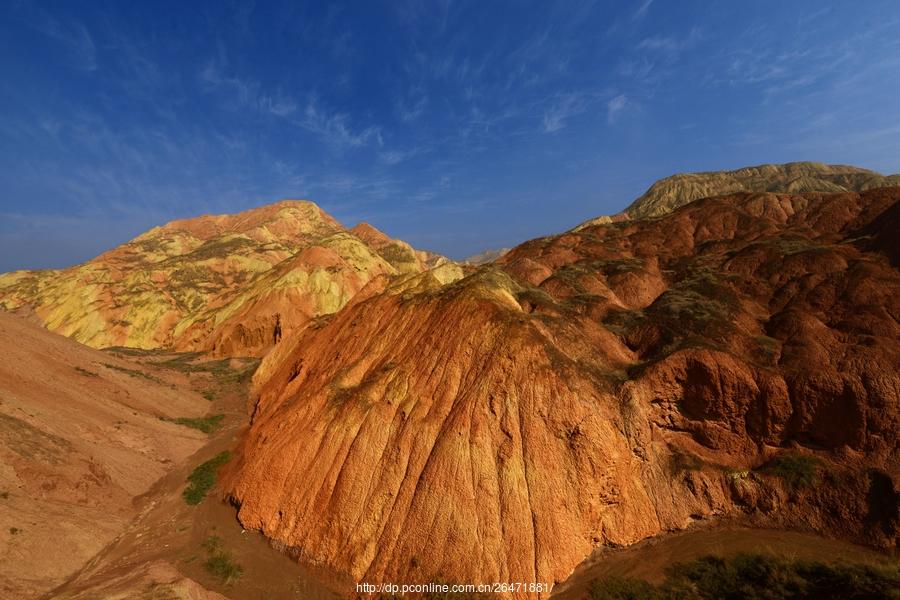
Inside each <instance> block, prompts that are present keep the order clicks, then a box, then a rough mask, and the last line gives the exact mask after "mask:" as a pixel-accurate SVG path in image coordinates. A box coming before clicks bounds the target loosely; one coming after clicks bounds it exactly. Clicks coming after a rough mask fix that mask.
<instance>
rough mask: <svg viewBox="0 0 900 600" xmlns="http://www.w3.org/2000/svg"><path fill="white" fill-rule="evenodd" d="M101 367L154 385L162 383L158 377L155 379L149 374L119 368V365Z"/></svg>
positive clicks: (104, 364)
mask: <svg viewBox="0 0 900 600" xmlns="http://www.w3.org/2000/svg"><path fill="white" fill-rule="evenodd" d="M103 366H104V367H106V368H107V369H112V370H113V371H119V372H120V373H125V374H126V375H128V376H130V377H136V378H139V379H146V380H148V381H153V382H155V383H162V381H161V380H160V379H159V377H155V376H153V375H150V374H149V373H144V372H143V371H138V370H137V369H129V368H127V367H120V366H119V365H114V364H112V363H103Z"/></svg>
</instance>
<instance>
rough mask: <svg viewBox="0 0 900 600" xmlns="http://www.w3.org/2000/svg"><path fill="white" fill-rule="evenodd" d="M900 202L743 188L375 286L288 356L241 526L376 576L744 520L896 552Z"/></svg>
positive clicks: (556, 561)
mask: <svg viewBox="0 0 900 600" xmlns="http://www.w3.org/2000/svg"><path fill="white" fill-rule="evenodd" d="M898 200H900V188H891V189H877V190H871V191H867V192H864V193H861V194H856V193H842V194H830V195H826V194H772V193H761V194H747V193H743V194H734V195H730V196H725V197H718V198H711V199H706V200H701V201H697V202H693V203H691V204H689V205H687V206H685V207H683V208H681V209H680V210H677V211H675V212H674V213H672V214H669V215H667V216H665V217H663V218H660V219H653V220H628V221H622V222H618V223H602V224H597V225H592V226H587V227H584V228H582V229H580V230H579V231H573V232H568V233H565V234H562V235H558V236H553V237H549V238H542V239H537V240H533V241H530V242H527V243H525V244H522V245H521V246H519V247H517V248H515V249H513V250H512V251H510V252H509V253H507V254H506V255H504V256H503V257H501V258H500V259H498V260H497V261H496V262H495V263H493V264H492V265H488V266H485V267H482V268H480V269H475V270H472V269H470V272H468V273H463V272H461V271H459V272H456V273H454V274H453V276H451V277H445V278H444V280H439V279H438V278H436V277H434V276H433V275H432V273H426V274H422V275H411V276H407V277H405V278H404V279H402V280H400V281H383V283H381V284H379V285H375V286H374V287H370V288H369V290H368V291H366V292H363V293H361V294H359V295H358V296H357V297H356V298H355V299H354V301H353V302H351V303H350V304H348V306H347V307H345V308H344V309H343V310H341V311H340V312H338V313H336V314H334V315H333V316H332V317H330V318H329V319H324V320H320V321H318V322H316V323H315V325H313V326H308V327H307V328H305V329H303V330H302V331H297V332H295V334H294V335H293V336H292V339H291V343H290V345H284V346H283V347H281V348H279V349H278V351H277V352H276V353H273V354H270V355H269V356H268V357H267V358H266V359H265V360H264V361H263V364H262V367H261V368H260V371H259V372H258V373H257V377H256V379H255V383H256V388H257V395H258V402H257V405H256V408H255V411H254V415H253V420H252V424H251V427H250V430H249V432H248V433H247V435H246V436H245V438H244V439H243V441H242V443H241V447H240V448H239V450H238V452H237V457H238V458H237V460H236V461H234V462H233V463H232V465H231V466H230V469H231V470H230V471H229V472H228V473H227V474H226V481H227V484H228V486H229V489H230V495H231V496H232V499H233V500H234V502H235V503H236V504H238V505H239V506H240V509H239V513H238V517H239V519H240V521H241V522H242V523H243V524H244V525H245V526H246V527H248V528H254V529H259V530H261V531H262V532H263V533H264V534H265V535H267V536H268V537H270V538H272V539H273V540H275V541H276V542H277V543H279V544H280V545H282V546H283V547H285V548H286V549H288V550H290V551H291V552H292V553H293V554H294V555H295V556H297V557H298V558H299V559H300V560H303V561H306V562H310V563H314V564H318V565H322V566H326V567H328V568H331V569H336V570H337V571H339V572H341V573H344V574H346V575H347V576H348V577H351V578H353V579H356V580H363V581H391V582H412V581H420V582H421V581H432V580H436V579H440V580H444V581H448V580H455V581H463V582H482V583H485V582H494V581H525V582H531V581H535V582H536V581H540V582H548V583H552V582H554V581H559V580H562V579H563V578H565V577H566V576H567V575H568V574H569V573H570V572H571V570H572V569H573V568H574V567H575V565H576V564H578V562H579V561H580V560H581V559H582V558H584V557H585V556H586V555H587V554H588V553H589V552H590V551H591V550H592V549H593V548H595V547H596V546H598V545H601V544H609V545H617V544H629V543H632V542H635V541H638V540H640V539H642V538H644V537H647V536H650V535H654V534H657V533H660V532H662V531H665V530H670V529H677V528H681V527H685V526H686V525H688V524H689V523H691V522H692V521H694V520H697V519H704V518H708V517H712V516H716V515H726V514H738V513H746V514H750V515H757V516H759V518H761V519H768V520H769V522H772V521H775V522H778V523H782V524H784V525H786V526H809V527H817V528H825V527H827V528H829V531H831V532H832V533H838V534H844V535H847V536H849V537H852V538H854V539H857V540H859V541H865V542H867V543H871V544H875V545H893V544H896V542H897V526H898V524H897V514H896V498H897V496H896V492H895V489H896V484H895V482H896V481H897V477H898V473H897V465H898V464H900V461H898V460H897V459H898V446H897V440H898V433H900V405H898V403H900V377H898V366H900V325H898V319H900V273H898V270H897V266H896V256H895V254H896V253H892V252H893V251H892V249H895V248H896V246H895V243H894V242H893V241H892V240H893V237H894V236H892V235H890V234H889V233H887V232H889V231H890V230H891V225H890V224H891V223H896V215H897V210H898V208H897V207H898ZM892 244H894V245H892ZM892 260H893V263H892ZM373 285H374V284H373ZM787 455H790V456H795V455H796V456H814V457H816V458H815V460H817V461H822V462H821V463H815V462H809V464H811V465H819V466H816V467H815V469H814V470H815V473H814V475H815V476H816V477H826V476H827V477H829V483H828V485H821V486H818V487H816V486H813V487H800V486H797V487H794V486H793V484H790V480H789V479H788V478H786V476H785V475H784V473H783V472H782V475H781V476H779V475H778V473H779V471H778V470H777V469H776V470H769V469H767V467H766V465H771V464H772V459H773V457H776V460H777V457H782V456H787ZM873 490H874V491H873ZM873 498H874V500H873ZM884 498H886V500H884V501H882V499H884ZM891 502H894V505H893V506H894V509H893V512H892V510H891Z"/></svg>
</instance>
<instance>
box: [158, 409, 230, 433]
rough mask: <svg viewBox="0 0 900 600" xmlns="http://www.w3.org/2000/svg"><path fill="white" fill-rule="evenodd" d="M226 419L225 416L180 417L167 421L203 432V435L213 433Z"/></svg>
mask: <svg viewBox="0 0 900 600" xmlns="http://www.w3.org/2000/svg"><path fill="white" fill-rule="evenodd" d="M224 418H225V415H223V414H221V413H220V414H217V415H209V416H206V417H196V418H189V417H179V418H177V419H166V420H168V421H171V422H172V423H176V424H178V425H184V426H185V427H190V428H192V429H197V430H199V431H202V432H203V433H212V432H213V431H215V430H216V429H218V428H219V425H221V423H222V419H224Z"/></svg>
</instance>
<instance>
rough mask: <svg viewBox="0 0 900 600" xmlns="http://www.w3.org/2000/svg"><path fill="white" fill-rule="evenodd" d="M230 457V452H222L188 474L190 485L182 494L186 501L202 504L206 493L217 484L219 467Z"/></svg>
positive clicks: (191, 503)
mask: <svg viewBox="0 0 900 600" xmlns="http://www.w3.org/2000/svg"><path fill="white" fill-rule="evenodd" d="M230 458H231V453H230V452H228V451H225V452H221V453H219V454H217V455H216V456H215V457H214V458H212V459H210V460H208V461H206V462H205V463H203V464H201V465H199V466H198V467H197V468H196V469H194V471H193V473H191V474H190V475H189V476H188V486H187V487H186V488H185V489H184V492H182V494H181V495H182V497H183V498H184V501H185V502H187V503H188V504H190V505H192V506H194V505H197V504H200V502H202V501H203V498H205V497H206V493H207V492H208V491H209V490H211V489H212V487H213V486H214V485H216V474H217V472H218V470H219V467H221V466H222V465H224V464H225V463H227V462H228V460H229V459H230Z"/></svg>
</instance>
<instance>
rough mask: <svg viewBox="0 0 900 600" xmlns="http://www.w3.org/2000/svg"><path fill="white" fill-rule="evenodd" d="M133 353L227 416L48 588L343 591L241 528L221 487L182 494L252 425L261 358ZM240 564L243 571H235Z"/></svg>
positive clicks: (250, 594)
mask: <svg viewBox="0 0 900 600" xmlns="http://www.w3.org/2000/svg"><path fill="white" fill-rule="evenodd" d="M129 354H130V355H131V358H132V359H133V360H134V359H137V360H139V361H140V362H141V363H142V365H144V366H146V367H147V368H148V370H153V369H175V370H179V371H181V372H183V373H186V374H187V375H188V378H189V380H190V385H191V386H192V387H193V388H194V389H195V390H196V391H199V392H201V393H203V394H204V396H205V397H207V398H208V399H210V411H209V414H210V415H218V414H221V415H223V418H222V419H221V421H220V423H219V426H218V428H216V429H215V430H214V431H213V432H212V433H210V434H209V439H208V442H207V443H206V445H204V446H203V448H202V449H201V450H199V451H198V452H197V453H196V454H194V455H193V456H191V457H190V458H189V459H188V460H187V461H185V462H184V463H183V464H182V465H179V466H178V467H177V468H175V469H173V470H172V471H171V472H170V473H169V474H167V475H166V476H165V477H163V478H162V479H160V480H159V481H158V482H157V483H156V484H155V485H154V486H153V488H152V489H151V490H150V492H148V493H147V494H144V495H143V496H141V497H139V498H137V499H136V500H135V503H136V506H137V508H138V510H139V515H138V517H137V518H136V519H135V520H134V521H132V522H131V523H130V524H129V525H128V527H127V528H126V530H125V531H124V532H123V533H122V534H121V535H119V536H118V537H117V538H116V540H115V541H114V542H113V543H112V544H110V545H109V546H107V547H106V548H105V549H104V550H103V551H101V552H100V553H99V554H98V555H96V556H95V557H94V558H93V559H92V560H91V561H90V562H89V563H88V564H87V565H86V566H85V567H84V568H83V569H82V570H81V571H80V572H79V573H78V574H77V575H76V576H75V577H73V578H71V579H70V580H69V581H67V582H66V583H65V584H63V585H62V586H60V587H59V588H57V589H56V590H54V591H53V592H52V593H51V594H50V595H49V596H47V597H48V598H67V599H73V600H74V599H76V598H95V597H97V596H98V595H102V596H103V597H106V598H117V597H121V598H124V597H129V598H130V597H140V598H148V599H149V598H152V599H160V600H162V599H169V598H197V599H201V598H220V597H221V596H219V595H218V594H221V595H223V596H225V597H227V598H234V599H241V600H244V599H247V600H255V599H260V600H262V599H272V600H278V599H293V598H311V599H320V598H321V599H325V598H328V599H331V598H338V597H340V596H339V595H338V594H336V593H335V592H333V591H332V589H330V588H329V587H328V586H327V585H326V584H325V583H323V582H325V581H331V582H332V586H335V585H336V583H335V582H336V580H335V579H334V578H332V577H330V576H329V575H328V574H325V573H317V574H314V573H312V572H310V571H309V570H307V569H305V568H303V567H301V566H300V565H299V564H297V563H296V562H295V561H293V560H291V559H290V558H288V557H287V556H285V555H284V554H282V553H280V552H279V551H277V550H275V549H274V548H272V547H271V546H270V545H269V544H268V542H267V541H266V540H265V539H264V538H263V537H262V536H261V535H260V534H258V533H256V532H251V531H244V530H242V528H241V526H240V524H239V523H238V522H237V520H236V518H235V510H234V508H233V507H231V506H229V505H227V504H225V503H223V502H222V501H220V500H219V499H218V498H217V497H215V493H214V492H211V493H210V494H209V495H208V496H207V497H206V498H205V499H204V500H203V501H202V502H201V503H200V504H199V505H197V506H189V505H188V504H187V503H186V502H185V500H184V498H183V497H182V491H183V490H184V488H185V481H186V479H187V478H188V476H189V475H190V474H191V472H192V471H193V470H194V468H195V467H196V466H197V465H199V464H201V463H203V462H204V461H207V460H209V459H210V458H212V457H214V456H216V455H218V454H219V453H220V452H223V451H226V450H229V449H231V448H232V447H233V446H234V444H235V441H236V439H237V436H238V435H239V433H240V431H241V430H242V428H244V427H246V425H247V419H248V410H247V398H248V387H249V380H250V375H251V374H252V372H253V369H254V368H255V366H256V362H255V361H251V360H231V361H227V360H223V361H209V360H205V359H204V358H203V357H200V356H197V355H192V354H186V355H185V354H163V353H158V352H154V353H146V354H145V355H141V354H139V353H135V352H131V351H129ZM214 555H218V556H219V557H220V559H219V561H218V564H217V565H210V564H208V563H209V561H210V559H211V558H212V557H213V556H214ZM222 557H224V558H222ZM223 565H224V567H223ZM237 569H239V570H240V571H241V573H240V575H239V576H236V577H235V576H233V574H234V571H236V570H237ZM229 573H230V574H231V576H229Z"/></svg>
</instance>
